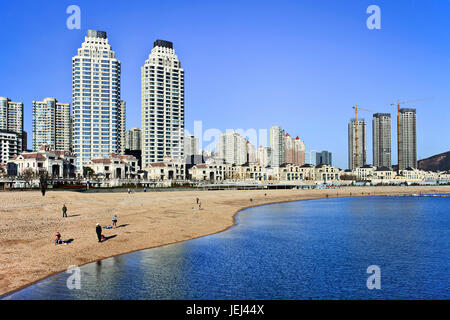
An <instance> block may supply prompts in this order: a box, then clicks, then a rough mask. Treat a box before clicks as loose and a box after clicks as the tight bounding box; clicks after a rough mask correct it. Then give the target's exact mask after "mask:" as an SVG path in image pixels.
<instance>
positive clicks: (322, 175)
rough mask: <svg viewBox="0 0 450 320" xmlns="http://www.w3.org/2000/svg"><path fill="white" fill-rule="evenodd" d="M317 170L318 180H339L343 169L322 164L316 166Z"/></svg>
mask: <svg viewBox="0 0 450 320" xmlns="http://www.w3.org/2000/svg"><path fill="white" fill-rule="evenodd" d="M315 171H316V174H315V176H316V181H323V182H337V181H339V180H340V174H341V170H340V169H338V168H336V167H333V166H330V165H327V164H320V165H318V166H316V167H315Z"/></svg>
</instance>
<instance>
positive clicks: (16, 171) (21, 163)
mask: <svg viewBox="0 0 450 320" xmlns="http://www.w3.org/2000/svg"><path fill="white" fill-rule="evenodd" d="M75 160H76V156H75V155H74V154H73V153H72V152H70V151H57V150H51V149H50V147H49V146H42V148H41V149H40V150H39V151H36V152H22V153H21V154H20V155H18V156H16V157H14V158H11V159H10V160H9V161H8V174H9V175H13V176H23V175H24V172H25V170H26V169H30V171H31V172H32V173H33V174H34V175H35V176H37V175H39V174H40V173H41V172H45V171H46V172H47V173H48V175H49V176H50V177H52V178H72V177H75Z"/></svg>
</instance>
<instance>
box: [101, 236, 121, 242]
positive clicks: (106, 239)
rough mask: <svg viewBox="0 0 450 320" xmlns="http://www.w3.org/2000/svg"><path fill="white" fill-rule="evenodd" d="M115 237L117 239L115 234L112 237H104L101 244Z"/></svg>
mask: <svg viewBox="0 0 450 320" xmlns="http://www.w3.org/2000/svg"><path fill="white" fill-rule="evenodd" d="M115 237H117V234H114V235H112V236H109V237H104V238H103V239H102V242H105V241H108V240H109V239H112V238H115Z"/></svg>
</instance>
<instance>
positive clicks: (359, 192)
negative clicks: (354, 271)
mask: <svg viewBox="0 0 450 320" xmlns="http://www.w3.org/2000/svg"><path fill="white" fill-rule="evenodd" d="M15 193H16V194H17V193H19V194H20V193H21V192H15ZM58 193H64V194H66V195H67V194H69V195H73V193H74V192H72V191H63V192H58ZM75 193H76V192H75ZM418 193H442V194H450V186H407V187H343V188H339V189H331V190H330V189H320V190H250V191H247V190H239V191H236V190H226V191H174V192H172V195H175V196H180V197H182V196H186V195H188V196H189V197H194V198H193V199H195V196H199V198H200V201H201V202H202V201H203V200H204V199H207V200H211V199H210V198H212V199H214V200H216V201H217V196H219V198H220V196H221V195H224V196H227V195H230V194H231V195H232V199H231V202H233V200H234V202H238V203H232V204H231V205H229V206H231V207H233V210H232V211H231V212H230V211H228V212H225V215H226V216H225V217H221V218H225V220H228V223H227V222H225V221H222V222H220V223H219V224H216V225H214V226H211V225H208V226H206V227H204V228H200V229H201V230H202V231H200V230H199V231H198V232H194V234H191V235H188V236H184V238H182V239H173V237H172V238H171V237H169V239H165V240H163V241H162V242H161V243H154V240H155V239H154V237H152V239H151V240H153V242H152V241H149V242H148V245H145V244H144V243H140V245H137V246H136V247H134V248H133V247H132V246H131V247H129V246H118V248H117V249H114V250H113V251H111V252H110V253H109V254H107V255H100V256H92V257H90V258H86V259H85V260H84V261H83V262H82V263H72V264H70V265H77V266H83V265H86V264H89V263H94V262H97V261H101V260H104V259H108V258H112V257H116V256H120V255H124V254H129V253H133V252H137V251H142V250H148V249H152V248H156V247H161V246H166V245H171V244H175V243H179V242H183V241H188V240H193V239H197V238H201V237H206V236H209V235H213V234H217V233H221V232H225V231H227V230H228V229H230V228H231V227H233V226H235V225H236V216H237V214H238V213H240V212H241V211H243V210H246V209H249V208H253V207H258V206H263V205H270V204H276V203H285V202H293V201H302V200H314V199H329V198H344V197H365V196H402V195H403V196H406V195H408V196H410V195H412V194H418ZM55 194H56V193H55ZM78 194H79V193H78ZM263 194H267V195H268V196H269V197H271V199H270V198H269V197H266V196H264V197H263V198H262V199H261V195H263ZM4 195H5V194H1V193H0V201H2V198H3V197H4ZM6 195H11V193H9V192H8V193H6ZM33 195H34V194H33ZM48 195H53V193H51V192H50V193H48ZM98 195H101V196H103V197H105V196H108V195H109V196H112V197H116V198H117V197H118V196H124V194H122V193H94V194H86V195H82V196H80V198H96V197H95V196H98ZM135 195H139V197H140V198H143V197H145V196H148V195H152V197H151V198H161V195H162V196H167V194H165V193H162V194H161V193H159V192H157V193H153V194H152V192H147V193H136V194H131V195H128V194H126V195H125V196H135ZM249 196H252V197H254V198H253V199H254V200H253V202H252V203H251V204H250V203H248V202H247V204H245V205H241V204H240V203H239V202H242V201H245V199H247V200H249ZM257 196H258V197H257ZM273 196H276V198H275V199H274V198H273ZM46 197H47V196H46ZM46 197H43V198H44V199H42V198H39V197H38V199H40V200H46V199H45V198H46ZM35 198H36V197H35ZM220 199H221V198H220ZM220 199H219V200H220ZM83 200H84V199H83ZM89 200H90V201H91V202H92V201H94V202H95V200H96V199H89ZM115 200H116V201H121V200H123V199H115ZM151 200H153V199H151ZM63 202H64V201H63ZM25 203H27V204H29V201H26V202H25ZM133 203H134V204H136V201H133ZM137 204H139V202H137ZM207 204H208V205H209V203H207ZM53 205H54V203H53ZM189 206H190V205H189ZM216 206H217V204H216ZM31 207H32V208H33V209H34V207H33V205H32V206H31ZM23 208H28V207H27V206H23ZM13 209H14V210H17V207H13ZM152 209H154V208H152ZM159 209H160V210H162V209H165V208H159ZM14 210H10V211H14ZM69 210H70V209H69ZM213 210H219V209H218V208H215V207H214V206H211V208H209V207H206V208H205V209H202V210H201V211H199V210H198V209H194V210H193V211H191V212H189V213H190V214H191V215H194V216H195V215H197V213H198V214H200V215H201V214H202V213H203V212H205V213H210V212H211V211H213ZM2 211H3V210H1V209H0V227H1V226H2V225H3V222H4V217H3V216H4V214H3V212H2ZM6 211H8V210H6ZM163 211H164V210H163ZM181 211H186V208H183V209H182V210H181ZM219 211H220V210H219ZM222 211H223V210H222ZM69 212H70V211H69ZM144 212H148V211H144ZM109 213H110V212H109ZM164 213H167V212H162V214H164ZM183 213H186V212H183ZM136 214H138V213H134V212H133V213H131V214H130V216H132V215H136ZM103 215H104V213H103ZM217 215H218V214H217V213H216V216H217ZM78 216H79V215H75V216H71V215H70V213H69V218H71V217H78ZM123 216H124V215H123V214H119V223H118V224H119V225H120V221H123V220H125V222H126V220H127V219H126V218H125V219H124V218H122V217H123ZM58 217H59V215H58ZM125 217H127V215H125ZM69 218H61V219H69ZM102 218H103V220H104V217H102ZM140 218H142V216H141V217H140ZM213 218H214V217H213ZM92 219H93V218H92V217H88V219H86V220H92ZM161 219H162V220H165V222H167V221H166V220H167V218H166V219H165V218H164V217H163V218H161ZM140 222H141V221H140ZM206 222H208V219H207V221H206ZM102 225H104V224H103V223H102ZM128 226H129V225H128V224H127V225H125V227H128ZM164 226H165V227H173V225H172V224H170V223H169V224H168V225H167V224H165V225H164ZM118 229H119V228H118ZM118 229H112V230H111V231H113V230H116V231H117V230H118ZM120 229H122V228H120ZM125 229H126V228H125ZM120 231H121V230H120ZM159 231H161V230H159ZM162 231H164V230H162ZM178 231H185V230H184V229H181V230H178ZM104 232H107V231H106V230H104ZM138 232H139V231H138ZM127 233H129V232H127ZM121 236H123V235H121ZM172 236H173V234H172ZM118 238H119V236H117V235H116V237H115V239H111V240H108V241H107V243H108V242H114V243H116V244H117V241H120V239H118ZM2 240H4V239H3V237H2V236H0V248H2V250H1V251H4V250H3V247H4V242H5V241H2ZM39 240H40V242H42V239H39ZM76 240H77V239H76ZM13 241H14V240H13ZM16 241H20V239H16ZM45 241H47V240H45ZM6 242H9V241H6ZM47 242H48V241H47ZM50 242H51V240H50ZM97 245H101V244H97ZM51 246H52V247H53V249H56V247H55V246H54V245H53V243H51ZM59 246H61V245H59ZM70 246H73V245H72V244H69V245H67V246H62V248H69V247H70ZM47 247H48V246H45V249H48V250H47V251H46V252H44V254H45V253H46V254H47V257H46V258H45V259H47V258H50V259H51V258H54V254H52V253H54V250H52V249H49V248H47ZM89 247H93V246H92V245H90V246H89ZM50 248H51V247H50ZM81 249H82V250H85V249H87V248H85V247H82V248H81ZM6 250H8V248H7V247H6ZM68 251H71V250H65V254H66V256H65V258H68V260H70V261H72V260H74V259H75V258H76V257H75V256H74V257H72V255H70V252H68ZM49 252H50V254H48V253H49ZM8 253H10V252H7V254H8ZM19 253H20V252H19ZM78 253H79V252H78ZM67 255H69V257H67ZM33 256H34V254H33ZM72 258H74V259H72ZM45 259H44V260H45ZM26 263H27V262H26V259H25V261H22V263H20V265H23V264H26ZM68 266H69V265H65V266H64V267H62V266H61V267H60V268H54V269H53V270H47V272H45V271H44V272H42V271H41V272H39V273H38V274H35V275H33V276H31V277H29V278H28V279H27V280H28V281H27V280H25V279H23V280H22V281H21V282H22V283H20V284H19V283H15V282H14V276H15V277H16V278H20V275H22V276H23V274H21V273H23V272H21V271H26V269H25V270H21V268H15V269H19V270H15V271H19V275H14V274H11V273H10V274H9V275H10V276H12V279H11V281H9V280H8V279H6V280H7V284H9V285H8V286H7V287H6V288H4V287H3V285H2V284H3V282H2V280H4V279H5V278H4V276H5V275H3V274H2V273H1V271H2V270H1V269H0V299H4V298H6V297H8V296H9V295H11V294H13V293H14V292H16V291H19V290H22V289H24V288H26V287H28V286H30V285H33V284H35V283H37V282H39V281H42V280H44V279H47V278H49V277H51V276H53V275H56V274H59V273H63V272H65V271H66V270H67V267H68ZM11 271H12V270H11ZM31 278H33V279H31ZM17 281H19V279H17Z"/></svg>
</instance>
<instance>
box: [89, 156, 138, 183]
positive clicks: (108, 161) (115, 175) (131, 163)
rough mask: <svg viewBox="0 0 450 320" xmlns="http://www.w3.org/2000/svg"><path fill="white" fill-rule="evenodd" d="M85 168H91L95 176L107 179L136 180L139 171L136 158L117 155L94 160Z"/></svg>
mask: <svg viewBox="0 0 450 320" xmlns="http://www.w3.org/2000/svg"><path fill="white" fill-rule="evenodd" d="M84 167H87V168H91V169H92V170H93V171H94V174H95V175H97V176H98V177H104V178H106V179H126V178H135V177H136V175H137V172H138V170H139V167H138V159H136V157H134V156H132V155H118V154H115V153H111V154H110V155H109V157H105V158H93V159H91V161H89V162H88V163H87V164H85V165H84Z"/></svg>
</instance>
